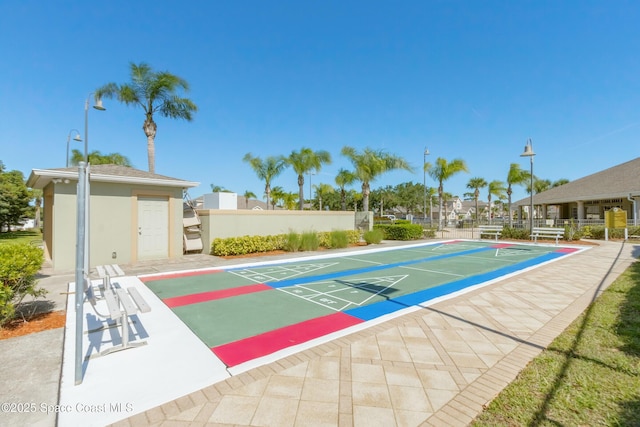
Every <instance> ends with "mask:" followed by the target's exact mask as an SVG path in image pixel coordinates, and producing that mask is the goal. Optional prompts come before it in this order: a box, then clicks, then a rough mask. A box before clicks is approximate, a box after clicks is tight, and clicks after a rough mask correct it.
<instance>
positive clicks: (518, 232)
mask: <svg viewBox="0 0 640 427" xmlns="http://www.w3.org/2000/svg"><path fill="white" fill-rule="evenodd" d="M530 234H531V233H530V232H529V229H527V228H511V227H504V228H503V229H502V235H501V238H503V239H514V240H529V239H530V238H531V237H530V236H529V235H530Z"/></svg>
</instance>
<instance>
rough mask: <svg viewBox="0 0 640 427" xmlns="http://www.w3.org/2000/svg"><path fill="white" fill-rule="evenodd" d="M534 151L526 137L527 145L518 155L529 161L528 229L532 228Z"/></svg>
mask: <svg viewBox="0 0 640 427" xmlns="http://www.w3.org/2000/svg"><path fill="white" fill-rule="evenodd" d="M535 155H536V153H534V152H533V145H532V144H531V138H529V139H527V145H525V146H524V153H522V154H520V157H528V158H529V160H530V162H531V192H530V193H529V195H530V197H529V201H530V203H529V209H530V211H529V230H533V156H535Z"/></svg>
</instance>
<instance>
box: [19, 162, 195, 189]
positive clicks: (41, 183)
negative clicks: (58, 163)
mask: <svg viewBox="0 0 640 427" xmlns="http://www.w3.org/2000/svg"><path fill="white" fill-rule="evenodd" d="M89 173H90V174H91V181H96V182H114V183H123V184H142V185H153V186H160V187H180V188H191V187H196V186H198V185H199V184H200V183H198V182H192V181H185V180H182V179H178V178H172V177H169V176H164V175H158V174H155V173H150V172H146V171H142V170H139V169H134V168H130V167H127V166H120V165H91V166H90V167H89ZM58 179H59V180H69V181H77V180H78V168H77V167H72V168H56V169H33V170H32V171H31V174H30V175H29V179H28V180H27V187H30V188H39V189H42V188H44V187H46V186H47V185H48V184H49V183H50V182H51V181H54V180H58Z"/></svg>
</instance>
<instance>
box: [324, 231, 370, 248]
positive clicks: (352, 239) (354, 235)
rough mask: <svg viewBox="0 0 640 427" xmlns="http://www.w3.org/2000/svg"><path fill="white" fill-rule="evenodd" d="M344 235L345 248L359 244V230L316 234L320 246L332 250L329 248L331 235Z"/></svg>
mask: <svg viewBox="0 0 640 427" xmlns="http://www.w3.org/2000/svg"><path fill="white" fill-rule="evenodd" d="M336 231H338V232H340V233H345V234H346V236H347V246H348V245H355V244H356V243H358V242H360V231H359V230H334V231H320V232H318V239H320V246H321V247H323V248H332V247H333V246H331V235H332V234H333V233H334V232H336Z"/></svg>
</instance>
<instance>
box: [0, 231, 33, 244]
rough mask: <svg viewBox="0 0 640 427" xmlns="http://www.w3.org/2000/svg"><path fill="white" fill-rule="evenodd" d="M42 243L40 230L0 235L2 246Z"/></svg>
mask: <svg viewBox="0 0 640 427" xmlns="http://www.w3.org/2000/svg"><path fill="white" fill-rule="evenodd" d="M34 240H35V241H41V240H42V233H41V232H40V230H35V229H34V230H29V231H10V232H7V233H0V245H2V244H6V243H27V244H29V243H31V242H33V241H34Z"/></svg>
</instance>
